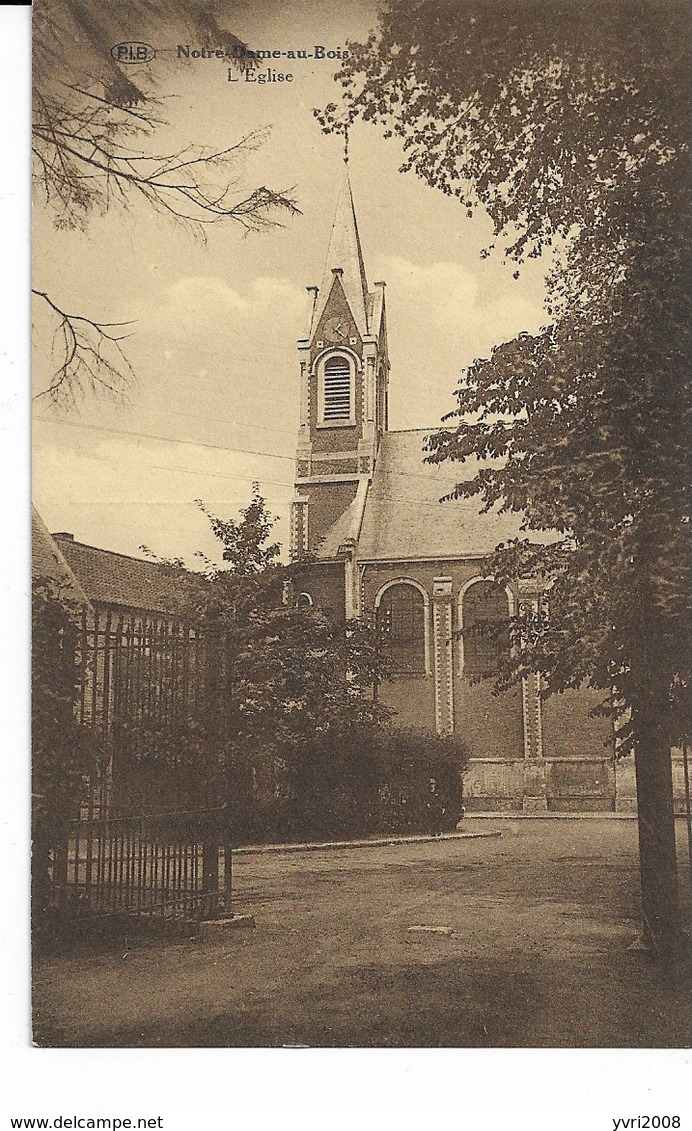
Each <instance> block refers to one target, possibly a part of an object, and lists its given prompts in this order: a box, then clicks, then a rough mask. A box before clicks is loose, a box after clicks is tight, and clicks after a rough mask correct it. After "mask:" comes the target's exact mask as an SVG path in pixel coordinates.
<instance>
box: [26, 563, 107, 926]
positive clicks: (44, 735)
mask: <svg viewBox="0 0 692 1131" xmlns="http://www.w3.org/2000/svg"><path fill="white" fill-rule="evenodd" d="M31 613H32V616H31V622H32V623H31V627H32V646H31V788H32V810H31V812H32V869H31V878H32V892H33V899H32V903H33V912H34V915H35V917H36V922H37V923H38V922H39V921H40V918H41V916H42V914H43V912H44V910H45V908H46V906H47V903H48V899H49V884H48V866H49V851H50V850H51V849H55V846H56V845H58V844H60V843H61V842H62V841H64V840H65V839H66V836H67V833H66V824H67V822H68V821H69V820H70V819H71V818H73V817H75V816H76V815H77V813H78V808H79V803H80V801H81V799H82V796H83V793H84V782H85V779H86V778H87V776H88V774H89V772H90V771H91V769H92V768H93V759H92V753H93V752H92V747H91V743H90V741H89V735H88V732H87V730H86V729H85V728H84V727H81V726H80V725H79V724H78V722H77V719H76V716H75V708H76V705H77V699H78V695H79V689H80V661H81V657H80V654H79V617H80V613H81V609H80V607H79V606H78V605H77V604H76V602H75V599H74V596H73V595H72V594H71V593H70V591H69V589H68V588H67V587H66V586H65V585H63V584H61V583H59V582H56V581H54V580H53V579H52V578H49V577H37V578H35V579H34V582H33V587H32V609H31Z"/></svg>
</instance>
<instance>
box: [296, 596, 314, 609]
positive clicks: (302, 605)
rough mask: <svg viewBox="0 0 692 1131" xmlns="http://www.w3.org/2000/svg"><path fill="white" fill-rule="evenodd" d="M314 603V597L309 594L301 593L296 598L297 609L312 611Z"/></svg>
mask: <svg viewBox="0 0 692 1131" xmlns="http://www.w3.org/2000/svg"><path fill="white" fill-rule="evenodd" d="M312 603H313V602H312V597H311V596H310V594H309V593H299V594H298V596H297V598H296V608H297V609H311V608H312Z"/></svg>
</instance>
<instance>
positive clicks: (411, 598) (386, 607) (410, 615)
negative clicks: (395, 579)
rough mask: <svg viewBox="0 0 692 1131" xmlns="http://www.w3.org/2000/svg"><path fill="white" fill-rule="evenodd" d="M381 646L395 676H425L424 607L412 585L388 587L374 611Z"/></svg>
mask: <svg viewBox="0 0 692 1131" xmlns="http://www.w3.org/2000/svg"><path fill="white" fill-rule="evenodd" d="M378 624H379V630H380V633H381V637H382V640H383V643H384V644H385V646H386V648H387V650H388V652H389V656H390V658H391V670H392V672H398V673H406V672H410V673H419V672H420V673H424V672H425V604H424V601H423V594H422V593H420V592H419V590H418V589H416V588H414V586H413V585H406V584H405V583H404V584H401V585H392V586H390V588H389V589H387V591H386V592H385V593H384V594H383V596H382V600H381V602H380V607H379V610H378Z"/></svg>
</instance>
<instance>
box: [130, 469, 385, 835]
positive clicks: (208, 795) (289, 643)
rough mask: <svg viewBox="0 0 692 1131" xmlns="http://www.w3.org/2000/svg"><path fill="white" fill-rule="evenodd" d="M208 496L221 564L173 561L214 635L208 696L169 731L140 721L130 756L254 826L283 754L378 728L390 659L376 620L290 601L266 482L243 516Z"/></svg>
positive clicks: (286, 773) (193, 609)
mask: <svg viewBox="0 0 692 1131" xmlns="http://www.w3.org/2000/svg"><path fill="white" fill-rule="evenodd" d="M200 505H201V506H202V510H203V511H204V513H205V514H206V515H207V517H208V519H209V522H210V525H211V527H212V530H213V531H214V533H215V535H216V537H217V538H218V539H219V541H220V542H221V544H222V546H223V551H222V557H223V560H224V565H223V566H222V567H220V568H218V569H215V568H213V567H212V566H211V565H210V564H209V569H208V571H207V574H206V575H205V576H200V575H199V574H194V575H192V574H190V573H188V572H186V571H185V570H184V569H183V567H182V565H181V563H179V562H170V563H167V564H168V567H169V568H170V569H172V570H175V571H177V573H178V574H179V576H180V582H181V584H180V594H181V612H182V611H183V609H184V610H185V613H186V617H187V619H189V620H191V621H192V622H194V623H195V624H196V625H198V626H199V627H200V629H201V630H202V631H203V633H204V637H205V640H206V649H207V658H206V680H205V694H204V702H202V703H201V704H199V708H198V709H195V710H190V709H188V708H184V709H182V710H181V711H180V712H178V715H177V717H176V719H175V720H174V722H173V724H172V726H168V725H167V726H166V727H164V728H163V730H162V728H161V727H157V726H156V725H151V724H146V725H145V726H144V727H139V728H136V729H135V730H134V731H133V732H132V733H131V735H130V737H129V741H130V743H131V750H130V753H129V757H130V759H134V760H135V761H136V762H140V763H143V762H146V763H147V764H148V766H149V768H150V771H151V772H152V774H153V775H154V776H155V778H156V780H157V781H161V780H163V778H162V773H163V776H166V777H167V778H170V781H171V782H172V786H171V790H172V792H173V793H174V794H176V795H177V797H178V800H181V799H182V798H183V797H184V799H185V803H186V804H190V805H191V806H195V805H199V804H207V805H208V804H210V803H211V802H212V801H213V802H214V803H215V804H218V803H219V802H220V801H221V800H223V799H224V798H230V799H231V801H232V804H233V806H234V809H235V812H236V816H237V823H238V830H237V835H239V836H241V835H243V836H251V835H252V829H253V828H254V824H253V821H252V819H249V820H248V814H250V818H251V816H252V813H253V811H254V810H255V809H256V808H257V800H256V796H255V795H256V792H257V791H256V789H255V783H256V780H257V779H258V777H262V776H264V777H265V778H267V779H268V780H269V781H270V782H271V781H273V780H274V778H275V776H276V775H275V773H274V770H275V767H277V766H278V765H279V764H281V772H280V775H279V776H280V777H281V776H283V777H284V778H291V777H295V774H296V773H297V772H298V770H297V767H298V765H299V764H302V763H303V762H304V759H305V757H307V756H308V755H307V751H308V748H309V747H310V746H311V744H314V743H318V744H321V747H320V748H321V749H323V750H324V749H327V748H328V747H329V748H331V749H332V750H334V751H335V752H336V751H338V749H339V743H340V741H341V740H342V739H345V736H346V735H347V734H348V733H349V732H352V731H353V730H354V728H356V729H357V728H365V729H367V728H370V731H371V732H372V731H374V730H375V729H376V728H377V726H378V724H379V723H380V721H381V720H383V719H384V718H385V717H386V716H387V715H388V711H387V709H386V708H385V707H384V706H382V705H381V704H380V703H378V702H377V700H376V698H375V697H374V696H373V687H374V684H375V681H376V678H377V679H381V678H382V676H383V674H384V663H383V659H382V655H381V649H380V648H379V647H378V641H377V636H376V633H375V631H374V629H372V628H371V627H369V626H368V625H366V624H363V623H360V622H353V623H348V624H346V623H343V622H342V623H337V624H333V623H331V622H330V621H329V620H328V619H327V618H326V617H325V616H324V615H323V614H322V612H321V611H320V610H319V609H317V608H312V607H309V608H306V607H297V606H296V605H294V604H293V602H292V601H291V600H290V597H289V596H288V595H289V594H290V592H291V574H292V569H291V567H285V566H282V565H279V564H277V562H276V558H277V556H278V553H279V550H280V546H279V544H278V543H275V542H272V541H271V537H272V529H273V525H274V521H275V520H274V518H273V516H272V515H271V514H270V513H269V512H268V510H267V507H266V503H265V501H264V499H263V498H262V496H261V494H260V492H259V487H258V485H257V484H255V485H254V487H253V494H252V500H251V502H250V504H249V506H247V507H245V508H243V509H242V510H241V512H240V515H241V517H240V518H239V519H228V520H222V519H220V518H218V517H217V516H216V515H213V514H212V513H211V512H209V511H208V510H207V509H206V508H205V507H204V506H203V505H202V504H200ZM164 732H165V733H164ZM315 749H316V747H315ZM335 756H336V753H335ZM126 757H127V755H126ZM122 764H123V762H122V759H121V765H122ZM144 776H146V775H144ZM299 776H300V775H299ZM277 786H278V783H277Z"/></svg>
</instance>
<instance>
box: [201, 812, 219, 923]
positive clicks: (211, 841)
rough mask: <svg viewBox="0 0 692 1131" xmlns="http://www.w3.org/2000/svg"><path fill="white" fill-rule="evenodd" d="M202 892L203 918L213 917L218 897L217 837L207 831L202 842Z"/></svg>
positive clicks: (216, 908)
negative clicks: (204, 897) (203, 897)
mask: <svg viewBox="0 0 692 1131" xmlns="http://www.w3.org/2000/svg"><path fill="white" fill-rule="evenodd" d="M202 894H203V895H205V896H206V897H207V898H206V899H204V900H203V910H202V918H203V919H213V918H214V916H215V915H216V912H217V910H218V897H219V839H218V836H212V835H211V834H209V833H205V834H204V840H203V842H202Z"/></svg>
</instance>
